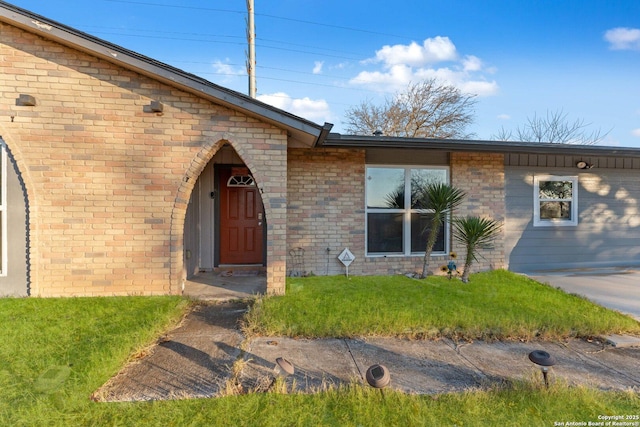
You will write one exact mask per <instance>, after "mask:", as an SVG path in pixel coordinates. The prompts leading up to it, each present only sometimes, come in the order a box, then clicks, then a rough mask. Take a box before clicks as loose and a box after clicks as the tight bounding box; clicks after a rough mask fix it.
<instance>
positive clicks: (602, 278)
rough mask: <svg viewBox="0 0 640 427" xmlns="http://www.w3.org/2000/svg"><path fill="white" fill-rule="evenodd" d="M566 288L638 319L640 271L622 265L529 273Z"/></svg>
mask: <svg viewBox="0 0 640 427" xmlns="http://www.w3.org/2000/svg"><path fill="white" fill-rule="evenodd" d="M529 277H531V278H532V279H534V280H537V281H539V282H542V283H548V284H549V285H551V286H553V287H557V288H560V289H562V290H564V291H565V292H569V293H574V294H577V295H582V296H584V297H586V298H588V299H589V300H591V301H593V302H595V303H597V304H600V305H602V306H603V307H607V308H610V309H612V310H617V311H620V312H621V313H625V314H628V315H630V316H632V317H633V318H635V319H636V320H638V321H640V271H636V270H624V269H607V270H598V269H593V270H583V271H564V272H554V273H535V274H530V275H529Z"/></svg>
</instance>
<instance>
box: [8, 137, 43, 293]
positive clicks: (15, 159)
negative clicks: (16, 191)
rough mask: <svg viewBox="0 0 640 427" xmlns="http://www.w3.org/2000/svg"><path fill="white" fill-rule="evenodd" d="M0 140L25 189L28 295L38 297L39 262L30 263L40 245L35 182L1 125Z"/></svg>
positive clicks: (36, 255) (13, 142)
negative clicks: (36, 218) (34, 219)
mask: <svg viewBox="0 0 640 427" xmlns="http://www.w3.org/2000/svg"><path fill="white" fill-rule="evenodd" d="M0 140H2V141H4V144H5V146H6V149H7V154H8V155H9V156H11V159H12V163H13V164H14V166H15V168H17V172H18V179H19V180H20V184H21V186H22V187H23V192H24V197H25V209H26V212H25V215H26V221H27V227H26V233H27V235H26V244H27V254H26V257H27V258H26V259H25V262H26V263H27V266H26V276H27V277H26V279H27V283H26V286H27V294H28V295H38V294H39V292H40V285H41V284H40V281H39V280H38V278H39V275H38V266H39V264H38V262H35V263H33V262H30V260H38V259H39V258H38V248H39V247H40V246H39V245H38V241H37V236H38V233H37V221H33V220H32V219H33V218H35V217H36V215H35V212H36V205H35V203H34V200H35V197H34V195H35V190H34V186H33V181H32V179H31V176H30V175H29V169H28V168H27V167H26V165H25V164H24V160H23V156H22V152H21V151H20V147H19V145H18V144H17V143H16V142H15V141H14V139H13V138H12V136H11V134H10V133H9V132H7V130H6V129H5V128H4V126H2V125H0Z"/></svg>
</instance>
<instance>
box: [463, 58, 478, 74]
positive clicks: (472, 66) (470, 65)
mask: <svg viewBox="0 0 640 427" xmlns="http://www.w3.org/2000/svg"><path fill="white" fill-rule="evenodd" d="M462 65H463V67H464V70H465V71H480V70H482V61H481V60H480V58H478V57H477V56H473V55H467V56H465V58H464V59H463V60H462Z"/></svg>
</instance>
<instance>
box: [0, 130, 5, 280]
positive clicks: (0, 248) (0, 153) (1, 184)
mask: <svg viewBox="0 0 640 427" xmlns="http://www.w3.org/2000/svg"><path fill="white" fill-rule="evenodd" d="M6 275H7V153H6V151H5V149H4V141H2V139H0V276H6Z"/></svg>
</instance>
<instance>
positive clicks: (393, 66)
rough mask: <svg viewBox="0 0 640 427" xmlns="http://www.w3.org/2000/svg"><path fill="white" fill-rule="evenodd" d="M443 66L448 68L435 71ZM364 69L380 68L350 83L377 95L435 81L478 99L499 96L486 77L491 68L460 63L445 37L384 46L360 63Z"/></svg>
mask: <svg viewBox="0 0 640 427" xmlns="http://www.w3.org/2000/svg"><path fill="white" fill-rule="evenodd" d="M442 62H446V63H447V65H448V66H445V67H437V66H435V65H436V64H437V63H442ZM361 64H362V65H364V66H372V64H373V67H374V68H375V64H380V65H379V66H378V68H379V69H377V70H375V69H374V70H366V71H361V72H360V73H358V74H357V75H356V76H355V77H354V78H352V79H351V80H350V81H349V83H350V84H352V85H358V86H366V87H367V88H368V89H371V90H377V91H380V92H387V93H389V92H397V91H399V90H402V89H404V88H406V87H407V85H408V84H409V83H412V82H418V81H420V80H426V79H436V80H438V81H439V82H440V83H442V84H449V85H453V86H455V87H457V88H458V89H460V90H461V91H463V92H465V93H469V94H475V95H479V96H491V95H495V94H496V93H498V90H499V87H498V83H497V82H496V81H495V80H492V81H488V80H487V79H486V78H485V74H493V73H495V69H494V68H486V69H485V67H484V64H483V62H482V60H481V59H480V58H478V57H477V56H474V55H466V56H464V58H462V59H460V58H459V56H458V53H457V50H456V47H455V45H454V44H453V42H451V40H450V39H449V38H448V37H441V36H438V37H434V38H428V39H426V40H425V41H424V43H423V44H422V45H419V44H417V43H416V42H411V43H410V44H408V45H394V46H388V45H386V46H383V47H382V49H380V50H378V51H376V56H375V58H372V59H369V60H367V61H364V62H363V63H361Z"/></svg>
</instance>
